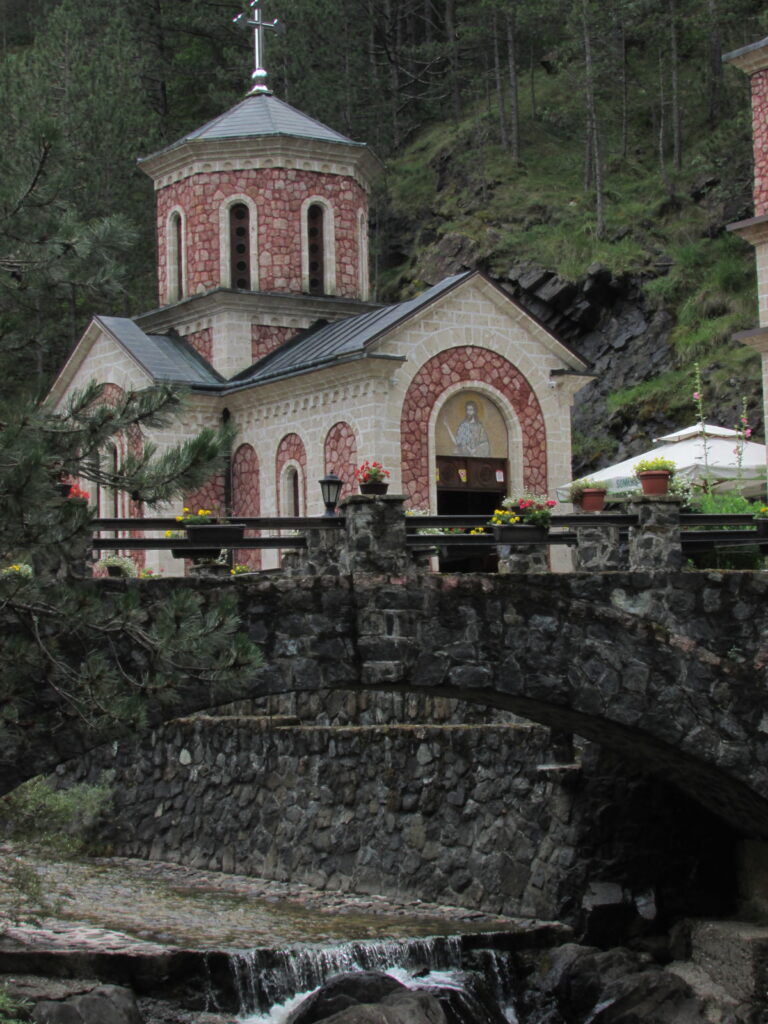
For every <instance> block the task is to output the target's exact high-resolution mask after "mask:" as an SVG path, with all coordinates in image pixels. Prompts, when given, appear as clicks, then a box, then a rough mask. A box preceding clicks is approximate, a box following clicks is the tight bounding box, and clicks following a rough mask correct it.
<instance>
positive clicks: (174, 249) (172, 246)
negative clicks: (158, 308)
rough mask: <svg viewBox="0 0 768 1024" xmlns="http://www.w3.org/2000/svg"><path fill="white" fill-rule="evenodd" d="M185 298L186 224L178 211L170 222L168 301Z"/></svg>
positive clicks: (171, 217)
mask: <svg viewBox="0 0 768 1024" xmlns="http://www.w3.org/2000/svg"><path fill="white" fill-rule="evenodd" d="M183 297H184V222H183V221H182V219H181V214H180V213H179V212H178V210H174V211H173V213H172V214H171V216H170V219H169V221H168V301H169V302H178V300H179V299H182V298H183Z"/></svg>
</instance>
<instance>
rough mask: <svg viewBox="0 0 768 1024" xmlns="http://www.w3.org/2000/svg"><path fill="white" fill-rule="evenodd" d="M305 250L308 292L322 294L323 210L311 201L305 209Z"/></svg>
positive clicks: (323, 265)
mask: <svg viewBox="0 0 768 1024" xmlns="http://www.w3.org/2000/svg"><path fill="white" fill-rule="evenodd" d="M307 250H308V252H309V294H310V295H324V294H325V293H326V287H325V210H324V209H323V207H322V206H321V205H320V204H319V203H312V205H311V206H310V207H309V209H308V210H307Z"/></svg>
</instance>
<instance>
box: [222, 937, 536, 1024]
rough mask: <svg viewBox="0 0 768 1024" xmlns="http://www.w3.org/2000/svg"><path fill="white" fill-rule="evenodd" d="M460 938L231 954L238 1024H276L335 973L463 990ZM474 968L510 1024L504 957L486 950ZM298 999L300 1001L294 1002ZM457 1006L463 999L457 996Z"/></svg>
mask: <svg viewBox="0 0 768 1024" xmlns="http://www.w3.org/2000/svg"><path fill="white" fill-rule="evenodd" d="M465 959H466V956H465V953H464V949H463V943H462V939H461V938H460V937H458V936H438V937H434V938H425V939H391V940H386V941H378V942H347V943H343V944H341V945H338V946H322V947H320V946H292V947H286V948H283V949H254V950H248V951H239V952H233V953H231V954H230V961H229V966H230V971H231V974H232V982H233V985H234V989H235V992H236V994H237V1001H238V1004H239V1009H238V1016H239V1019H240V1020H241V1021H242V1022H252V1024H257V1022H263V1024H266V1022H267V1021H271V1022H273V1024H278V1022H279V1021H281V1020H282V1019H284V1017H285V1016H286V1015H287V1013H288V1012H290V1010H291V1009H292V1008H293V1007H294V1006H295V1005H297V1004H298V1002H299V1001H300V999H301V998H303V997H304V996H305V995H307V994H308V993H310V992H312V991H314V989H316V988H318V986H320V985H322V984H323V982H324V981H325V980H326V979H327V978H329V977H331V976H332V975H334V974H342V973H347V972H350V971H364V970H379V971H387V972H388V973H391V974H392V975H393V976H394V977H396V978H397V979H398V980H399V981H401V982H402V983H403V984H406V985H408V986H409V987H411V988H428V989H430V990H433V991H434V990H435V989H436V988H447V989H453V990H458V991H460V990H462V989H463V987H464V986H463V982H462V974H464V976H465V977H466V972H467V965H466V964H465ZM471 960H472V968H473V969H474V970H475V971H478V972H481V973H482V976H483V978H484V980H485V983H486V985H487V986H488V988H489V989H490V990H491V992H492V994H493V996H494V998H495V999H496V1001H497V1003H498V1005H499V1006H500V1008H501V1009H502V1010H503V1012H504V1013H505V1016H506V1017H507V1020H508V1021H515V1020H516V1017H515V1016H514V1010H513V1008H512V997H513V993H514V979H513V976H512V972H511V970H510V965H509V957H508V954H505V953H503V952H500V951H499V950H495V949H491V948H484V949H475V950H473V951H472V953H471ZM297 997H298V998H297ZM458 998H459V1001H460V1000H461V996H459V997H458Z"/></svg>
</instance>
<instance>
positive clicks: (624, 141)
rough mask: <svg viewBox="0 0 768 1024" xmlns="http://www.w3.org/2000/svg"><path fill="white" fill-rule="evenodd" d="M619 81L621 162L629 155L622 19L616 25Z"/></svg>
mask: <svg viewBox="0 0 768 1024" xmlns="http://www.w3.org/2000/svg"><path fill="white" fill-rule="evenodd" d="M617 31H618V50H619V68H620V71H619V81H620V83H621V141H620V143H619V153H620V155H621V159H622V160H626V159H627V156H628V154H629V111H628V105H629V95H628V85H627V32H626V27H625V25H624V21H623V19H622V20H620V21H619V23H618V28H617Z"/></svg>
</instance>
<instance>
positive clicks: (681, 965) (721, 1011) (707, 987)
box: [667, 960, 738, 1024]
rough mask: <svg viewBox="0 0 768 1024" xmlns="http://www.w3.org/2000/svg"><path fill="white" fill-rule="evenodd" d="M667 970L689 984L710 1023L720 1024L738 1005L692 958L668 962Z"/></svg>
mask: <svg viewBox="0 0 768 1024" xmlns="http://www.w3.org/2000/svg"><path fill="white" fill-rule="evenodd" d="M667 971H669V972H670V973H671V974H676V975H677V976H678V978H681V979H682V980H683V981H684V982H686V984H687V985H690V987H691V989H692V990H693V993H694V995H695V996H696V997H697V998H698V999H700V1000H701V1002H702V1004H703V1006H704V1012H705V1013H706V1017H707V1020H708V1021H711V1024H722V1022H725V1021H727V1020H728V1018H729V1016H730V1012H731V1011H733V1010H735V1009H736V1007H737V1006H738V1000H736V999H734V998H733V996H731V995H730V993H728V992H727V991H726V990H725V989H724V988H723V987H722V985H718V983H717V982H716V981H714V980H713V979H712V977H711V976H710V975H709V974H707V972H706V971H705V970H704V968H703V967H700V966H699V965H698V964H696V963H694V962H693V961H692V960H675V961H674V962H673V963H671V964H669V966H668V967H667Z"/></svg>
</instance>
